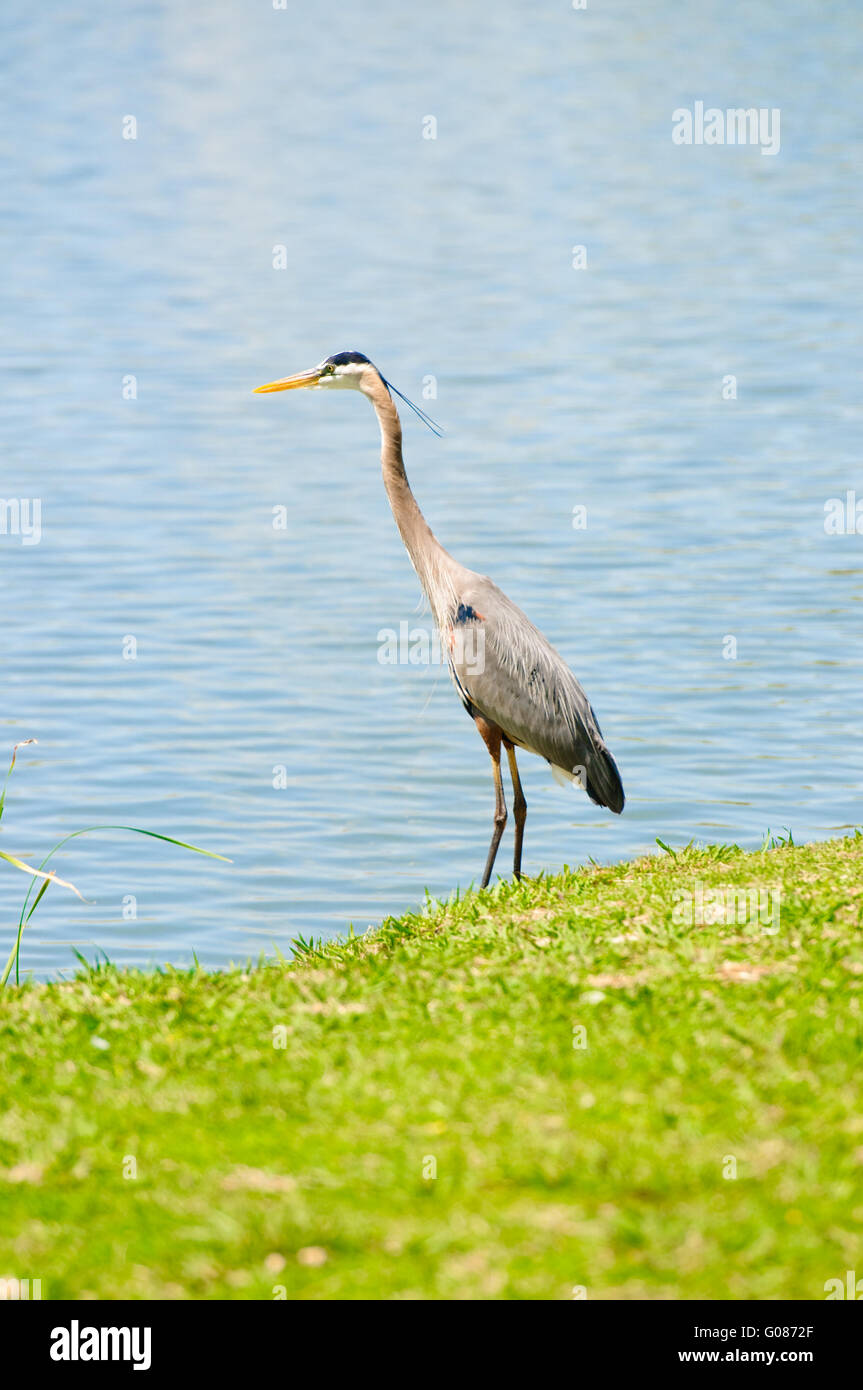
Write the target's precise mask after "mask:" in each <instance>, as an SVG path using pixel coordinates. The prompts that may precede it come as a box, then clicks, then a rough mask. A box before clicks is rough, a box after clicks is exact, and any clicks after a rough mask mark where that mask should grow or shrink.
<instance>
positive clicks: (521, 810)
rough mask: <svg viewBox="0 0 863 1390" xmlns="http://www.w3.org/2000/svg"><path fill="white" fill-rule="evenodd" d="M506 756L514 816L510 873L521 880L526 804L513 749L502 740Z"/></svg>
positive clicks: (508, 743)
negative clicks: (513, 844) (510, 779)
mask: <svg viewBox="0 0 863 1390" xmlns="http://www.w3.org/2000/svg"><path fill="white" fill-rule="evenodd" d="M503 742H504V747H505V748H506V756H507V757H508V758H509V773H510V776H511V777H512V790H513V803H512V809H513V812H514V814H515V851H514V854H513V860H512V871H513V873H514V874H515V876H516V878H521V847H522V844H523V842H524V823H525V821H526V820H527V802H526V801H525V799H524V792H523V791H522V789H521V778H520V777H519V775H518V763H517V762H516V760H515V748H514V746H513V745H512V744H511V743H510V741H509V739H504V741H503Z"/></svg>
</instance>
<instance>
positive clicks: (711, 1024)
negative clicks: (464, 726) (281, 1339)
mask: <svg viewBox="0 0 863 1390" xmlns="http://www.w3.org/2000/svg"><path fill="white" fill-rule="evenodd" d="M699 884H700V885H702V887H703V890H704V891H706V890H707V889H709V888H712V887H720V888H722V889H723V890H725V889H728V888H729V887H736V888H753V887H757V886H759V885H763V886H765V887H768V888H770V889H773V888H774V887H775V886H776V885H781V890H782V894H781V919H780V922H779V926H778V930H776V929H775V923H768V924H766V925H765V923H764V922H762V921H759V920H756V921H752V920H747V921H745V922H743V923H741V922H738V921H736V920H735V921H733V922H732V923H730V924H729V923H727V922H726V921H725V920H724V918H723V921H722V922H721V923H720V924H708V925H699V924H698V923H697V922H692V923H690V922H688V921H687V920H685V918H686V916H687V914H686V913H685V911H684V904H683V900H681V899H680V890H684V891H685V892H688V893H691V894H693V900H694V901H696V902H697V899H696V898H695V895H696V893H697V891H698V885H699ZM861 904H863V838H860V837H859V836H858V837H856V838H848V839H842V840H835V841H831V842H829V843H826V844H814V845H807V846H804V847H801V848H797V847H793V846H782V847H778V848H773V849H770V850H767V851H764V852H762V853H756V854H745V853H743V852H742V851H740V850H737V849H734V848H711V849H707V850H701V851H697V850H694V849H689V850H686V851H682V852H679V853H678V854H677V855H676V856H673V855H671V854H665V853H658V854H657V855H656V856H652V857H650V858H645V859H642V860H639V861H638V862H636V863H633V864H624V865H618V866H614V867H611V868H591V869H587V870H580V871H578V872H574V873H565V874H563V875H561V876H559V877H556V878H550V879H546V880H540V881H538V882H532V883H526V884H522V885H513V884H502V885H499V886H498V887H497V888H495V889H492V890H488V891H486V892H484V893H476V894H472V895H469V896H468V897H466V898H465V899H464V900H463V901H461V902H459V903H457V904H454V905H450V906H448V907H446V908H444V909H440V910H439V911H436V912H434V913H431V914H427V915H417V916H410V917H406V918H404V919H402V920H400V921H394V920H391V921H388V922H387V923H386V924H385V925H384V926H383V928H382V929H381V930H379V931H378V932H376V933H375V934H373V935H368V936H365V937H362V938H358V939H356V940H354V941H351V942H348V943H347V944H345V945H343V946H340V947H336V948H330V949H327V950H324V951H321V952H318V953H309V954H308V955H307V956H305V957H304V958H303V959H301V960H299V961H298V962H296V963H295V964H293V965H291V966H290V967H274V968H262V969H258V970H253V971H250V972H247V973H243V972H235V973H229V974H222V975H207V974H204V973H202V972H194V973H179V972H168V973H165V974H136V973H121V972H117V971H114V970H111V969H108V970H107V971H105V972H95V973H91V974H89V975H87V976H82V977H80V978H79V979H77V980H75V981H74V982H71V983H63V984H56V985H49V986H31V987H25V988H22V989H20V990H15V991H9V992H7V994H6V995H5V996H3V997H2V998H0V1034H2V1057H3V1065H2V1068H0V1117H2V1118H0V1209H2V1220H0V1276H5V1275H15V1276H18V1277H20V1278H31V1279H36V1278H41V1280H42V1293H43V1297H45V1298H60V1297H73V1298H82V1297H90V1296H97V1297H102V1298H122V1297H143V1298H148V1297H162V1298H164V1297H168V1298H187V1297H193V1298H200V1297H228V1298H272V1297H273V1296H274V1289H276V1290H278V1289H279V1288H280V1287H281V1288H283V1289H284V1290H285V1293H286V1295H287V1297H289V1298H293V1297H300V1298H339V1297H349V1298H350V1297H397V1298H405V1297H432V1298H446V1297H468V1298H476V1297H499V1296H502V1297H518V1298H525V1297H528V1298H530V1297H538V1298H553V1299H566V1298H571V1297H573V1290H574V1289H575V1288H576V1287H578V1286H582V1287H583V1288H584V1289H585V1290H586V1293H587V1296H588V1297H589V1298H628V1297H649V1298H668V1297H673V1298H703V1297H709V1298H725V1297H737V1298H740V1297H742V1298H759V1299H763V1298H776V1297H780V1296H782V1297H792V1298H804V1299H811V1298H814V1299H818V1298H823V1297H824V1283H825V1281H826V1280H828V1279H831V1278H843V1279H844V1277H845V1271H846V1270H847V1269H856V1270H857V1271H858V1273H859V1274H863V1239H861V1235H860V1232H861V1224H863V1106H861V1103H860V1101H861V1096H860V1092H861V1085H860V1081H861V1060H863V1009H861V991H863V944H861ZM695 915H696V916H697V907H696V910H695ZM708 915H709V914H708ZM282 1044H283V1045H282ZM735 1172H736V1176H735ZM133 1173H134V1174H135V1175H134V1176H132V1174H133Z"/></svg>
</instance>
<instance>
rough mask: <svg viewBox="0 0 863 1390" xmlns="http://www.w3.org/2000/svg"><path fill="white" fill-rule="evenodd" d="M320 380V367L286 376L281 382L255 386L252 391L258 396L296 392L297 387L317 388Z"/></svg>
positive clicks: (269, 382)
mask: <svg viewBox="0 0 863 1390" xmlns="http://www.w3.org/2000/svg"><path fill="white" fill-rule="evenodd" d="M320 379H321V369H320V367H313V368H312V370H311V371H310V372H297V375H296V376H286V377H283V378H282V380H281V381H268V382H267V383H266V385H265V386H256V387H255V388H254V391H255V395H259V396H261V395H264V394H265V393H266V392H267V391H296V389H297V387H299V386H317V384H318V382H319V381H320Z"/></svg>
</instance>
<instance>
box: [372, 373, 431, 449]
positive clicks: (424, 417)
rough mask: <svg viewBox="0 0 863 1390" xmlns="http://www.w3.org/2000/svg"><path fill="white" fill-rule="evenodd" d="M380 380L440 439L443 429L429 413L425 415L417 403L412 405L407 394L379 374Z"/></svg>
mask: <svg viewBox="0 0 863 1390" xmlns="http://www.w3.org/2000/svg"><path fill="white" fill-rule="evenodd" d="M381 381H382V382H383V384H384V386H385V387H386V388H387V390H388V391H395V393H396V395H397V396H398V397H399V399H400V400H403V401H404V403H405V405H409V406H410V408H411V410H412V411H413V413H414V415H418V416H419V418H420V419H421V420H422V422H423V424H424V425H428V427H429V429H430V430H431V432H432V434H436V435H437V437H438V439H440V437H441V435H442V434H443V429H442V427H441V426H440V425H438V424H437V423H436V422H435V421H434V420H433V419H432V418H431V416H430V415H426V413H425V411H424V410H420V408H419V406H418V405H414V403H413V401H409V400H408V398H407V396H405V395H404V394H403V393H402V392H401V391H400V390H399V388H398V387H397V386H393V384H392V382H391V381H387V379H386V377H385V376H383V375H381Z"/></svg>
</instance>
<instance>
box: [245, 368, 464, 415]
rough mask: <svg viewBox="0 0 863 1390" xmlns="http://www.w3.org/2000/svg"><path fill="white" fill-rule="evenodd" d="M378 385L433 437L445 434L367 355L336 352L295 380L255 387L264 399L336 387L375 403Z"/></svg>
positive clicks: (272, 382)
mask: <svg viewBox="0 0 863 1390" xmlns="http://www.w3.org/2000/svg"><path fill="white" fill-rule="evenodd" d="M379 382H383V384H384V386H385V387H386V389H387V390H388V391H390V392H395V394H396V395H397V396H398V397H399V398H400V399H401V400H403V401H404V403H405V405H409V406H410V408H411V410H412V411H413V412H414V413H415V414H416V415H418V416H419V418H420V419H421V420H422V422H423V424H424V425H428V427H429V429H430V430H431V431H432V432H433V433H434V434H442V433H443V431H442V430H441V427H440V425H436V424H435V422H434V420H431V419H429V417H428V415H426V413H425V411H424V410H420V408H419V406H418V405H414V403H413V401H409V400H408V398H407V396H405V395H403V394H402V392H401V391H400V390H399V388H398V387H397V386H393V384H392V382H391V381H387V379H386V377H385V376H382V375H381V373H380V372H379V371H378V369H377V367H376V366H375V364H374V363H373V362H370V361H369V359H368V358H367V357H366V355H365V353H364V352H336V353H333V356H332V357H328V358H327V359H326V361H325V362H321V364H320V366H318V367H312V368H311V370H310V371H308V372H297V374H296V376H286V377H282V379H281V381H268V382H267V384H266V385H265V386H256V387H255V388H254V389H255V391H256V392H257V393H258V394H260V395H263V394H264V393H265V392H267V391H296V390H298V389H299V387H301V386H305V387H306V389H307V390H312V391H320V390H321V389H322V388H326V389H330V388H332V387H334V386H342V387H344V386H349V387H351V388H352V389H353V390H354V391H362V392H363V394H364V395H366V396H369V397H370V398H371V399H372V400H374V399H375V387H376V385H377V384H378V383H379Z"/></svg>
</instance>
